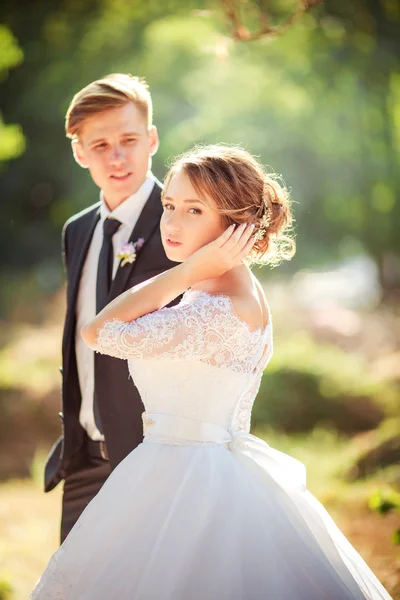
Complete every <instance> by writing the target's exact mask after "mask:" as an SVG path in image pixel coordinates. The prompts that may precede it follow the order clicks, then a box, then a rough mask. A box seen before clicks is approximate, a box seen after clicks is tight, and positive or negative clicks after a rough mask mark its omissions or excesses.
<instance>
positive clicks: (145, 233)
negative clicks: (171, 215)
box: [108, 183, 162, 302]
mask: <svg viewBox="0 0 400 600" xmlns="http://www.w3.org/2000/svg"><path fill="white" fill-rule="evenodd" d="M160 195H161V189H160V187H159V186H158V184H157V183H155V184H154V187H153V189H152V191H151V194H150V196H149V199H148V200H147V202H146V204H145V205H144V208H143V210H142V212H141V213H140V216H139V219H138V220H137V223H136V225H135V227H134V228H133V230H132V233H131V235H130V237H129V242H132V243H134V242H136V241H137V240H138V239H139V238H143V239H144V244H143V245H145V244H146V242H147V241H148V240H149V239H150V236H151V235H152V233H153V231H154V229H155V228H156V227H158V226H159V224H160V218H161V213H162V207H161V202H160ZM142 250H143V247H142V248H141V249H140V250H139V252H142ZM135 265H136V262H134V263H132V264H129V263H128V264H126V265H124V266H123V267H122V266H121V263H120V264H119V267H118V270H117V272H116V275H115V277H114V280H113V282H112V284H111V289H110V294H109V298H108V301H109V302H110V301H111V300H114V298H116V297H117V296H119V295H120V294H122V292H124V291H125V286H126V282H127V281H128V279H129V276H130V275H131V274H132V272H133V270H134V269H135Z"/></svg>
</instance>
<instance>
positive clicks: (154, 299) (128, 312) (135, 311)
mask: <svg viewBox="0 0 400 600" xmlns="http://www.w3.org/2000/svg"><path fill="white" fill-rule="evenodd" d="M190 275H191V273H190V268H189V269H188V268H187V266H186V263H182V264H180V265H178V266H176V267H173V268H172V269H169V270H168V271H165V272H164V273H161V274H160V275H157V276H156V277H153V279H150V280H149V281H148V282H146V285H141V286H138V287H139V289H137V290H136V289H135V288H134V289H133V290H127V291H126V292H124V293H123V294H121V295H120V296H118V298H115V300H113V301H112V302H110V304H107V306H106V307H105V308H103V310H102V311H101V312H100V313H99V314H98V315H97V316H96V317H95V318H94V319H92V321H90V322H89V323H87V324H86V325H84V326H83V327H82V329H81V335H82V337H83V339H84V340H85V342H86V343H87V344H88V345H89V346H92V345H93V344H94V343H95V341H96V337H97V331H98V330H99V329H101V328H102V327H103V325H104V323H105V322H106V321H112V320H113V319H118V320H119V321H126V322H129V321H134V320H135V319H138V318H139V317H141V316H143V315H145V314H147V313H150V312H153V311H155V310H158V309H160V308H163V307H164V306H166V305H167V304H169V303H170V302H172V300H174V299H175V298H177V297H178V296H179V295H180V294H182V293H183V292H184V291H185V290H187V289H188V288H189V287H190V286H191V285H193V283H194V282H193V281H192V278H191V276H190Z"/></svg>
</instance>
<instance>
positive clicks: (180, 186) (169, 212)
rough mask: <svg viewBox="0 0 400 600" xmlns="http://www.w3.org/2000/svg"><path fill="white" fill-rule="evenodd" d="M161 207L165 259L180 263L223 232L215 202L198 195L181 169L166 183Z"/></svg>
mask: <svg viewBox="0 0 400 600" xmlns="http://www.w3.org/2000/svg"><path fill="white" fill-rule="evenodd" d="M163 208H164V212H163V214H162V217H161V238H162V243H163V246H164V249H165V253H166V255H167V256H168V258H169V259H170V260H173V261H175V262H183V261H184V260H186V259H187V258H189V256H191V255H192V254H193V253H194V252H196V250H198V249H199V248H201V247H202V246H205V245H206V244H208V243H210V242H212V241H213V240H215V239H216V238H217V237H218V236H220V235H221V234H222V233H223V231H224V227H223V225H222V220H221V215H220V214H219V213H218V211H217V206H216V204H215V201H214V200H213V199H212V198H209V197H208V196H206V195H202V196H200V195H199V194H198V192H196V190H195V189H194V187H193V185H192V183H191V181H190V179H189V177H188V176H187V175H186V173H185V172H183V171H178V172H177V173H176V174H175V175H174V176H173V177H172V179H171V181H170V182H169V185H168V188H167V189H166V190H165V194H164V196H163Z"/></svg>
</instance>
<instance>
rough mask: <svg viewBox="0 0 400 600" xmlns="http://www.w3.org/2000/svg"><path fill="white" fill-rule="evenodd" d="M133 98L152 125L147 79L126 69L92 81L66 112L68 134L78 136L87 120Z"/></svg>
mask: <svg viewBox="0 0 400 600" xmlns="http://www.w3.org/2000/svg"><path fill="white" fill-rule="evenodd" d="M127 102H133V103H134V104H135V105H136V107H137V108H138V110H139V111H140V112H141V113H142V115H143V117H144V118H145V120H146V123H147V126H148V127H150V126H151V125H152V120H153V106H152V102H151V95H150V91H149V87H148V85H147V83H146V81H145V79H143V78H141V77H134V76H133V75H129V74H124V73H112V74H111V75H106V76H105V77H102V78H101V79H98V80H97V81H93V82H92V83H89V85H87V86H86V87H84V88H83V89H82V90H80V91H79V92H78V93H77V94H75V96H74V97H73V98H72V102H71V104H70V105H69V107H68V110H67V114H66V116H65V132H66V134H67V137H69V138H71V139H76V138H78V137H79V131H80V129H81V127H82V125H83V123H84V121H85V120H86V119H87V118H89V117H93V116H94V115H96V114H99V113H102V112H104V111H105V110H109V109H111V108H119V107H121V106H124V105H125V104H126V103H127Z"/></svg>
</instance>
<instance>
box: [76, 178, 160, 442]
mask: <svg viewBox="0 0 400 600" xmlns="http://www.w3.org/2000/svg"><path fill="white" fill-rule="evenodd" d="M153 186H154V177H153V175H152V173H150V172H149V173H148V174H147V178H146V180H145V182H144V183H143V185H142V186H141V187H140V188H139V189H138V191H137V192H136V193H135V194H133V195H132V196H130V197H129V198H127V199H126V200H125V201H124V202H122V204H120V205H119V206H117V208H116V209H115V210H113V211H110V209H109V208H108V206H107V205H106V203H105V202H104V197H103V192H102V191H101V192H100V201H101V204H100V219H99V221H98V223H97V225H96V228H95V230H94V233H93V237H92V241H91V243H90V247H89V250H88V253H87V256H86V260H85V264H84V265H83V269H82V274H81V279H80V282H79V291H78V298H77V303H76V331H75V352H76V360H77V365H78V376H79V385H80V389H81V397H82V403H81V409H80V413H79V422H80V424H81V425H82V427H83V428H84V429H85V430H86V432H87V434H88V436H89V437H90V438H92V439H93V440H104V436H103V435H102V434H101V433H100V431H99V430H98V429H97V427H96V423H95V420H94V413H93V399H94V352H93V350H91V349H90V348H89V347H88V346H87V345H86V344H85V342H84V341H83V340H82V338H81V335H80V330H81V328H82V326H83V325H85V324H86V323H88V322H89V321H90V320H91V319H93V318H94V317H95V316H96V282H97V266H98V262H99V254H100V250H101V246H102V244H103V223H104V220H105V219H106V218H107V217H113V218H115V219H118V221H121V223H122V225H121V226H120V228H119V229H118V231H117V232H116V233H115V234H114V236H113V239H112V241H113V250H114V264H113V273H112V277H113V279H114V277H115V274H116V272H117V269H118V265H119V262H120V259H119V258H117V257H116V254H118V251H119V248H121V246H122V245H123V244H125V243H126V242H127V241H128V240H129V237H130V235H131V233H132V230H133V228H134V227H135V225H136V222H137V220H138V218H139V216H140V213H141V212H142V210H143V207H144V205H145V204H146V202H147V200H148V198H149V196H150V194H151V191H152V189H153ZM134 241H135V240H134Z"/></svg>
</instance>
